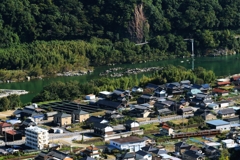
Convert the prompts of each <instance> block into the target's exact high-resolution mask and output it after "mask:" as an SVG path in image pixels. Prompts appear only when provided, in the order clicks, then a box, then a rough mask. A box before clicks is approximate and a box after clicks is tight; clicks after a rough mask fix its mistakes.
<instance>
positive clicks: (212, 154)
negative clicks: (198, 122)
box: [204, 146, 220, 159]
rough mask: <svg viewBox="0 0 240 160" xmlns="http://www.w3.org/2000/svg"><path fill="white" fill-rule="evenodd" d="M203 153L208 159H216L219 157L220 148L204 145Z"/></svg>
mask: <svg viewBox="0 0 240 160" xmlns="http://www.w3.org/2000/svg"><path fill="white" fill-rule="evenodd" d="M204 153H205V155H206V157H208V158H210V159H218V158H219V157H220V150H219V149H217V148H215V147H213V146H205V147H204Z"/></svg>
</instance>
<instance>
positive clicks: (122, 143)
mask: <svg viewBox="0 0 240 160" xmlns="http://www.w3.org/2000/svg"><path fill="white" fill-rule="evenodd" d="M110 146H112V147H114V148H116V149H119V150H129V152H137V151H139V150H141V148H142V147H144V146H145V141H144V139H142V138H139V137H135V136H130V137H123V138H118V139H111V140H110Z"/></svg>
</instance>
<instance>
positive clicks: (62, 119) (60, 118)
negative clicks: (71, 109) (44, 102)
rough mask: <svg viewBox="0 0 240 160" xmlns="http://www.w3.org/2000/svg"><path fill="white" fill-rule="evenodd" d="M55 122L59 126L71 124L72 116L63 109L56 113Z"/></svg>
mask: <svg viewBox="0 0 240 160" xmlns="http://www.w3.org/2000/svg"><path fill="white" fill-rule="evenodd" d="M53 122H54V123H55V124H57V125H59V126H66V125H70V124H72V116H71V115H70V114H67V113H64V112H62V111H61V112H58V113H57V114H56V115H54V118H53Z"/></svg>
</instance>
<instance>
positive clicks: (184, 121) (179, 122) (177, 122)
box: [170, 118, 188, 125]
mask: <svg viewBox="0 0 240 160" xmlns="http://www.w3.org/2000/svg"><path fill="white" fill-rule="evenodd" d="M170 122H172V123H174V124H176V125H179V124H181V123H182V122H183V123H188V119H186V118H183V119H176V120H171V121H170Z"/></svg>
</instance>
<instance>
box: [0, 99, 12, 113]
mask: <svg viewBox="0 0 240 160" xmlns="http://www.w3.org/2000/svg"><path fill="white" fill-rule="evenodd" d="M9 104H10V101H9V99H8V98H7V97H3V98H1V99H0V111H6V110H8V109H9Z"/></svg>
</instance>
